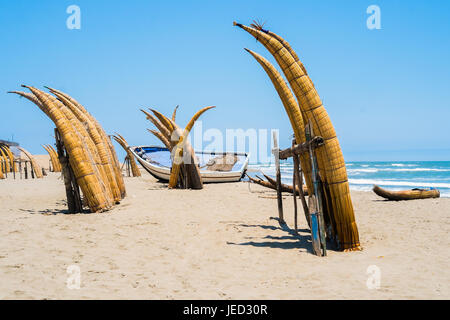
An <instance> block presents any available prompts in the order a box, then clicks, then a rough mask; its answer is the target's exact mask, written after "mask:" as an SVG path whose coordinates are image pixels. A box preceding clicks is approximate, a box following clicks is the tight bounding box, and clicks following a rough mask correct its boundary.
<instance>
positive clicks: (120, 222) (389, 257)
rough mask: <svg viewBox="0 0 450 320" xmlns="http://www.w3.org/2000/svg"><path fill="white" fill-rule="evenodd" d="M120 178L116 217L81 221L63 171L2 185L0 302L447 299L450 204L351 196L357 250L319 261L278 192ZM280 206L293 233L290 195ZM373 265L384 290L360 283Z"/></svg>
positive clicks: (448, 201) (104, 215)
mask: <svg viewBox="0 0 450 320" xmlns="http://www.w3.org/2000/svg"><path fill="white" fill-rule="evenodd" d="M125 181H126V185H127V191H128V197H127V198H126V199H125V200H124V201H123V202H122V203H121V204H120V205H119V206H117V207H115V208H114V209H113V210H112V211H110V212H107V213H99V214H76V215H67V214H63V213H64V212H65V209H66V206H65V199H64V188H63V182H62V180H61V179H60V178H59V174H54V173H49V175H48V176H47V177H45V178H44V179H39V180H12V179H11V178H8V179H7V180H4V181H0V208H1V213H0V238H1V239H2V240H1V241H0V277H1V279H2V280H1V281H0V298H1V299H116V298H118V299H330V298H343V299H423V298H430V299H448V298H450V285H449V283H450V271H449V270H448V268H447V265H448V261H449V250H448V247H449V245H450V241H449V237H448V234H449V233H450V221H449V219H450V218H449V215H448V213H449V212H450V199H428V200H415V201H409V202H387V201H383V200H382V199H381V198H378V197H377V196H376V195H374V194H372V193H364V192H353V193H352V197H353V201H354V205H355V212H356V217H357V222H358V225H359V231H360V235H361V242H362V245H363V247H364V250H363V251H361V252H352V253H342V252H336V251H329V252H328V256H327V257H324V258H319V257H316V256H314V255H312V253H311V244H310V241H309V235H308V233H307V230H306V223H305V221H304V217H303V214H302V213H301V215H300V222H301V225H300V229H301V230H302V231H301V233H300V236H295V235H294V234H293V232H292V230H291V229H289V228H282V227H280V225H279V224H278V221H277V220H276V219H275V217H276V216H277V204H276V200H275V199H274V196H275V193H274V192H272V191H269V190H266V189H263V188H262V187H259V186H254V185H252V186H249V185H248V184H247V183H233V184H208V185H205V189H204V190H199V191H198V190H170V191H169V190H167V189H166V185H165V184H161V183H157V182H156V181H155V180H154V179H153V178H152V177H150V176H149V175H148V174H147V173H143V176H142V177H141V178H126V180H125ZM284 208H285V215H286V220H287V222H288V225H289V226H290V227H291V228H292V226H293V219H292V215H293V201H292V197H290V196H289V195H285V200H284ZM372 265H375V266H377V267H378V268H379V270H380V271H381V278H380V279H381V281H380V288H379V289H368V287H367V280H368V278H369V276H370V275H369V274H367V269H368V267H369V266H372ZM69 266H75V268H77V267H79V268H80V269H79V270H80V275H81V278H80V280H81V287H80V289H69V288H68V287H67V280H68V278H70V277H71V274H69V273H67V268H68V267H69ZM69 270H71V269H69ZM72 275H73V274H72Z"/></svg>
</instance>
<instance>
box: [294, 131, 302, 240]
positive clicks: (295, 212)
mask: <svg viewBox="0 0 450 320" xmlns="http://www.w3.org/2000/svg"><path fill="white" fill-rule="evenodd" d="M294 145H295V139H294V140H292V147H293V146H294ZM293 159H294V170H292V172H293V174H292V175H293V176H292V187H293V188H292V189H293V190H292V196H293V198H294V230H295V233H298V225H297V190H296V186H298V188H299V189H300V188H302V183H301V181H298V180H297V171H298V158H297V157H296V156H295V155H294V157H293Z"/></svg>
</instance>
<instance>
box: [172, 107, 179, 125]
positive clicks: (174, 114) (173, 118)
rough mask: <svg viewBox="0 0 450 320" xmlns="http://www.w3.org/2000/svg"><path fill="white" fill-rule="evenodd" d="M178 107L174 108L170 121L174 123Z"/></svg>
mask: <svg viewBox="0 0 450 320" xmlns="http://www.w3.org/2000/svg"><path fill="white" fill-rule="evenodd" d="M178 107H179V106H176V107H175V109H174V110H173V113H172V121H173V122H175V118H176V117H177V110H178Z"/></svg>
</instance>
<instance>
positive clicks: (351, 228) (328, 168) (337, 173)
mask: <svg viewBox="0 0 450 320" xmlns="http://www.w3.org/2000/svg"><path fill="white" fill-rule="evenodd" d="M233 24H234V25H235V26H238V27H240V28H242V29H243V30H245V31H247V32H248V33H250V34H251V35H252V36H253V37H255V38H256V40H257V41H259V42H260V43H261V44H262V45H264V47H265V48H266V49H267V50H268V51H269V52H270V53H271V54H272V56H273V57H274V58H275V60H276V61H277V63H278V65H279V66H280V68H281V69H282V71H283V73H284V75H285V76H286V79H287V80H288V82H289V84H290V86H291V88H292V90H293V92H294V95H295V96H296V98H297V101H298V104H299V107H300V109H301V113H302V116H303V117H302V118H303V125H305V124H306V123H308V122H309V121H310V120H311V122H312V124H313V130H314V133H315V134H317V135H320V136H322V137H323V138H324V140H325V144H324V146H323V147H321V148H318V149H317V150H316V154H317V160H318V166H319V172H320V175H321V178H322V180H323V182H324V183H323V186H324V195H325V204H326V206H327V208H326V209H327V211H328V214H329V216H330V218H331V219H330V220H331V221H329V223H330V224H331V227H332V229H333V231H334V235H335V237H336V240H337V243H338V246H339V248H341V249H343V250H358V249H359V248H360V243H359V234H358V228H357V225H356V221H355V215H354V212H353V204H352V201H351V198H350V190H349V186H348V179H347V172H346V168H345V162H344V158H343V155H342V151H341V149H340V146H339V142H338V140H337V137H336V133H335V130H334V127H333V125H332V123H331V120H330V118H329V116H328V114H327V112H326V110H325V108H324V107H323V104H322V101H321V99H320V97H319V95H318V93H317V91H316V89H315V87H314V85H313V83H312V81H311V79H310V78H309V76H308V74H307V73H306V70H305V68H304V66H303V65H302V64H301V62H300V61H299V59H298V56H297V55H296V54H294V55H295V58H294V56H293V54H292V52H294V50H293V49H292V48H291V46H290V45H289V44H288V43H287V42H286V41H285V40H283V39H282V38H281V37H279V36H276V37H275V36H274V34H273V33H271V34H269V33H267V31H266V30H262V28H261V30H258V28H251V27H248V26H245V25H242V24H239V23H236V22H234V23H233ZM296 59H297V61H296ZM295 126H296V127H298V128H299V127H300V123H297V122H296V124H295Z"/></svg>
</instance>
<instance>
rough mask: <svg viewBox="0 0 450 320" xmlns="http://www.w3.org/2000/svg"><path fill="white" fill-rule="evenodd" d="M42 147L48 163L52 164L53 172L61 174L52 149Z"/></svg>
mask: <svg viewBox="0 0 450 320" xmlns="http://www.w3.org/2000/svg"><path fill="white" fill-rule="evenodd" d="M42 147H43V148H44V149H45V151H47V153H48V155H49V156H50V162H51V163H52V168H53V172H61V163H60V162H59V159H58V156H57V155H56V153H55V152H54V151H55V150H54V149H52V148H51V146H50V145H43V146H42Z"/></svg>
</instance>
